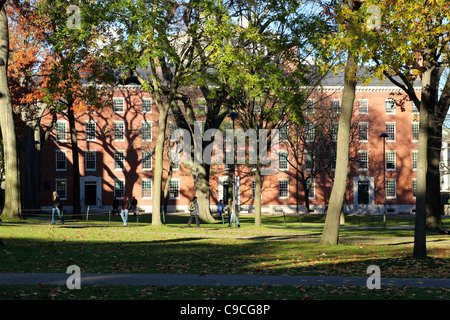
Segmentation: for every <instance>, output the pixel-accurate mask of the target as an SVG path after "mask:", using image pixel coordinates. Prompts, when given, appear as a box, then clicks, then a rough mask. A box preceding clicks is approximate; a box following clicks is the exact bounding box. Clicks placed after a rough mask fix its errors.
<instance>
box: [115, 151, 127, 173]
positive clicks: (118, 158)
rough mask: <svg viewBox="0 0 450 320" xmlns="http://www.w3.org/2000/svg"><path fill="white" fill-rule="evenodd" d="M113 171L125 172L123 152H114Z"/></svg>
mask: <svg viewBox="0 0 450 320" xmlns="http://www.w3.org/2000/svg"><path fill="white" fill-rule="evenodd" d="M114 170H125V152H123V151H114Z"/></svg>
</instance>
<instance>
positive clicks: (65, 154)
mask: <svg viewBox="0 0 450 320" xmlns="http://www.w3.org/2000/svg"><path fill="white" fill-rule="evenodd" d="M59 153H62V154H64V163H65V165H64V169H58V154H59ZM55 170H56V171H58V172H64V171H67V150H55Z"/></svg>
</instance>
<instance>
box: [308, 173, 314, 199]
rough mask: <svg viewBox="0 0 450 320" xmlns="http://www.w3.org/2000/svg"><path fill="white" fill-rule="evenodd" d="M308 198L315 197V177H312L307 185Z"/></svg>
mask: <svg viewBox="0 0 450 320" xmlns="http://www.w3.org/2000/svg"><path fill="white" fill-rule="evenodd" d="M310 179H311V178H310ZM308 198H310V199H315V198H316V179H312V181H311V185H310V186H309V193H308Z"/></svg>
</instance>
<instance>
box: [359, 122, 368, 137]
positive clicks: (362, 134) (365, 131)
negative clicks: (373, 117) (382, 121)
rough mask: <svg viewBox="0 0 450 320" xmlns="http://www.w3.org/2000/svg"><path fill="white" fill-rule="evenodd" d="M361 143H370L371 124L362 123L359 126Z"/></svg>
mask: <svg viewBox="0 0 450 320" xmlns="http://www.w3.org/2000/svg"><path fill="white" fill-rule="evenodd" d="M358 134H359V141H369V123H367V122H360V123H359V126H358Z"/></svg>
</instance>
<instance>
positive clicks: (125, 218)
mask: <svg viewBox="0 0 450 320" xmlns="http://www.w3.org/2000/svg"><path fill="white" fill-rule="evenodd" d="M130 206H131V204H130V199H129V198H128V197H127V196H126V195H124V196H123V198H122V208H121V211H120V216H121V217H122V221H123V225H124V226H127V225H128V210H129V209H130Z"/></svg>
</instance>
